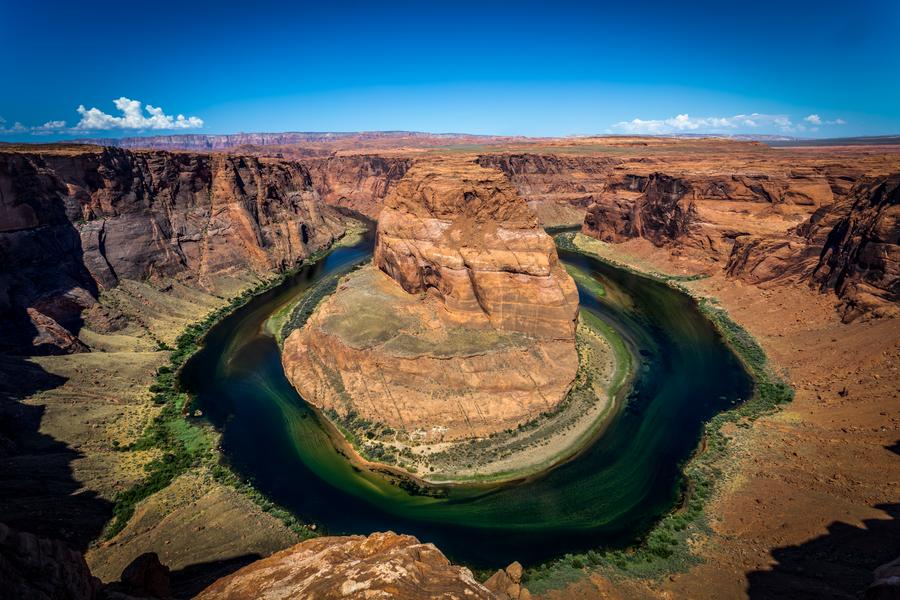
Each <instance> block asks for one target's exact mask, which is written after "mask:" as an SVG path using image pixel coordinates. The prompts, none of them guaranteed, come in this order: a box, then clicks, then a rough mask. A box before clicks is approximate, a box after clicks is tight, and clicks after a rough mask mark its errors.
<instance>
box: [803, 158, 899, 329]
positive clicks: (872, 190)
mask: <svg viewBox="0 0 900 600" xmlns="http://www.w3.org/2000/svg"><path fill="white" fill-rule="evenodd" d="M823 212H825V215H824V216H821V217H819V214H818V213H817V214H816V215H813V219H811V221H810V224H809V225H808V226H806V227H804V228H803V229H804V230H805V233H806V236H807V239H812V240H815V239H816V238H817V237H818V236H817V232H819V231H821V230H823V229H825V228H826V227H827V221H828V220H829V217H831V218H834V216H838V220H837V222H836V223H835V225H834V226H833V227H831V229H830V231H829V232H828V236H827V238H826V239H825V242H824V244H823V246H822V253H821V257H820V259H819V263H818V265H816V268H815V269H814V270H813V272H812V275H811V279H812V281H813V282H814V283H815V284H817V285H819V286H820V288H822V289H833V290H834V291H835V293H836V294H837V295H838V297H839V298H841V299H842V300H843V301H844V305H845V306H844V318H845V319H846V320H851V319H853V318H855V317H856V316H858V315H860V314H863V313H867V312H872V311H876V312H877V311H879V310H880V309H882V308H883V309H884V310H886V311H890V312H896V310H897V308H898V307H897V303H898V301H900V173H898V174H895V175H891V176H890V177H886V178H882V179H877V180H874V181H867V182H866V183H864V184H862V185H860V186H858V187H857V188H856V189H855V190H854V192H852V193H851V194H850V196H849V197H848V198H847V199H845V200H842V201H841V202H838V203H836V204H835V205H834V206H832V207H831V208H829V209H825V211H823ZM817 217H819V218H817ZM823 221H825V222H826V223H823Z"/></svg>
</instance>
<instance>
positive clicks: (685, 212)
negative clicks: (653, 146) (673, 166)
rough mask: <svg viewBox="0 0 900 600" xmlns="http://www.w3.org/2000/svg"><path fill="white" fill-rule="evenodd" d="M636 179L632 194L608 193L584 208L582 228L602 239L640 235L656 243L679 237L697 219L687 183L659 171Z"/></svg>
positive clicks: (616, 239)
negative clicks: (635, 186)
mask: <svg viewBox="0 0 900 600" xmlns="http://www.w3.org/2000/svg"><path fill="white" fill-rule="evenodd" d="M633 181H634V182H635V183H637V182H640V188H639V192H640V194H639V195H637V196H636V197H630V196H627V195H623V194H621V193H619V194H617V193H608V194H605V195H603V196H602V197H601V201H600V202H595V203H594V204H592V205H591V206H590V207H589V208H588V211H587V214H586V215H585V218H584V224H583V226H582V232H583V233H584V234H586V235H589V236H591V237H595V238H597V239H599V240H602V241H605V242H622V241H625V240H626V239H630V238H635V237H642V238H645V239H648V240H650V241H651V242H653V243H654V244H655V245H657V246H663V245H665V244H668V243H670V242H676V241H682V240H684V238H686V237H687V236H688V235H690V233H691V230H692V228H693V226H694V224H695V223H696V221H697V213H696V209H695V207H694V204H693V199H692V194H691V192H692V188H691V185H690V183H688V182H686V181H684V180H683V179H679V178H676V177H671V176H669V175H665V174H663V173H653V174H652V175H650V176H649V177H647V178H646V179H634V180H633Z"/></svg>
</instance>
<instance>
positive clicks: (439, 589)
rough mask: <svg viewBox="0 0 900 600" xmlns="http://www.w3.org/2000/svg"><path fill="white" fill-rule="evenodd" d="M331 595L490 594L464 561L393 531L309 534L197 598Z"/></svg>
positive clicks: (444, 599)
mask: <svg viewBox="0 0 900 600" xmlns="http://www.w3.org/2000/svg"><path fill="white" fill-rule="evenodd" d="M276 598H277V599H281V598H317V599H321V600H327V599H329V598H335V599H336V598H347V599H356V598H359V599H376V598H385V599H388V598H390V599H393V600H404V599H409V600H413V599H415V600H419V599H420V598H434V599H441V600H455V599H460V600H462V599H463V598H465V599H470V598H471V599H473V600H475V599H479V598H481V599H492V598H496V596H495V595H494V594H493V593H491V592H490V591H489V590H488V589H487V588H485V587H484V586H483V585H481V584H479V583H478V582H477V581H475V579H474V577H473V576H472V573H471V572H470V571H469V570H468V569H466V568H465V567H458V566H455V565H452V564H450V561H448V560H447V559H446V557H444V555H443V554H441V552H440V551H439V550H438V549H437V548H435V547H434V546H433V545H432V544H422V543H420V542H419V541H418V540H417V539H416V538H414V537H412V536H409V535H397V534H394V533H391V532H387V533H373V534H371V535H369V536H368V537H366V536H359V535H354V536H345V537H322V538H316V539H312V540H307V541H305V542H302V543H300V544H297V545H296V546H293V547H291V548H288V549H286V550H282V551H281V552H278V553H276V554H273V555H272V556H270V557H268V558H265V559H262V560H259V561H256V562H254V563H251V564H250V565H248V566H246V567H244V568H243V569H241V570H239V571H237V572H236V573H233V574H232V575H229V576H228V577H224V578H223V579H220V580H219V581H217V582H215V583H214V584H213V585H211V586H210V587H208V588H206V589H205V590H203V591H202V592H200V594H199V595H198V596H197V599H198V600H244V599H246V600H257V599H258V600H266V599H273V600H274V599H276Z"/></svg>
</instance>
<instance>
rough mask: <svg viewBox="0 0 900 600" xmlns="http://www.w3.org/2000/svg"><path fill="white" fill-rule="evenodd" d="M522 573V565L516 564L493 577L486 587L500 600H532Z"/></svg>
mask: <svg viewBox="0 0 900 600" xmlns="http://www.w3.org/2000/svg"><path fill="white" fill-rule="evenodd" d="M522 572H523V569H522V565H521V564H519V563H518V562H514V563H512V564H511V565H509V566H508V567H506V568H505V569H499V570H498V571H497V572H496V573H494V574H493V575H491V576H490V577H489V578H488V580H487V581H485V582H484V587H486V588H487V589H489V590H491V591H492V592H494V594H496V595H497V599H498V600H531V597H532V596H531V592H529V591H528V589H527V588H526V587H525V586H523V585H522Z"/></svg>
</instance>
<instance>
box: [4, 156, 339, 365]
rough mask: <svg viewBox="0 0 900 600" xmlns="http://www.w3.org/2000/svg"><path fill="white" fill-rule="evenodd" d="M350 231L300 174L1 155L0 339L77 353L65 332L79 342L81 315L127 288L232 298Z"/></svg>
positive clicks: (296, 170)
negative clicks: (109, 293) (171, 288)
mask: <svg viewBox="0 0 900 600" xmlns="http://www.w3.org/2000/svg"><path fill="white" fill-rule="evenodd" d="M342 231H343V224H342V219H341V218H340V216H339V215H337V214H336V213H334V212H333V211H332V209H330V208H328V207H326V206H324V205H323V203H322V202H321V200H320V198H319V197H318V194H317V193H316V192H315V191H314V190H313V188H312V182H311V179H310V175H309V172H308V171H307V170H306V169H305V168H303V167H301V166H300V165H297V164H295V163H288V162H282V161H277V160H269V159H259V158H253V157H241V156H224V155H197V154H184V153H179V154H172V153H168V152H159V151H144V152H132V151H127V150H120V149H114V148H103V149H92V148H85V149H79V150H72V149H71V148H69V149H66V150H56V151H49V150H48V151H46V152H16V151H8V152H0V322H2V325H0V338H2V340H3V345H4V346H5V347H6V348H7V349H12V350H14V351H22V352H29V353H34V352H36V351H37V352H45V353H47V352H67V351H71V350H72V349H75V348H76V345H74V344H72V343H70V341H69V340H66V339H63V338H65V336H62V335H60V333H61V332H60V331H59V330H58V329H57V328H61V329H62V330H66V331H68V332H69V333H71V334H73V335H74V334H77V330H78V327H79V326H80V319H81V313H82V311H83V310H84V309H85V308H88V307H90V306H91V305H92V304H94V302H95V301H96V298H97V294H98V293H99V292H100V291H101V290H104V289H109V288H111V287H114V286H116V285H117V284H118V282H119V281H120V280H121V279H136V280H144V279H147V278H151V279H152V278H154V277H167V278H177V279H180V280H185V281H189V282H191V283H192V284H193V285H196V286H197V287H200V288H203V289H206V290H208V291H213V292H222V293H229V292H230V291H232V290H233V286H234V284H235V281H236V280H240V279H241V278H245V279H252V278H254V277H256V276H262V275H265V274H268V273H270V272H272V271H277V270H279V269H282V268H285V267H288V266H291V265H293V264H295V263H296V262H297V261H298V260H300V259H301V258H303V257H305V256H308V255H309V254H310V253H312V252H314V251H315V250H317V249H319V248H321V247H323V246H325V245H327V244H329V243H330V242H331V241H332V240H333V239H334V237H335V236H336V235H338V234H339V233H341V232H342ZM54 339H61V343H59V344H55V343H54V342H53V340H54Z"/></svg>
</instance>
